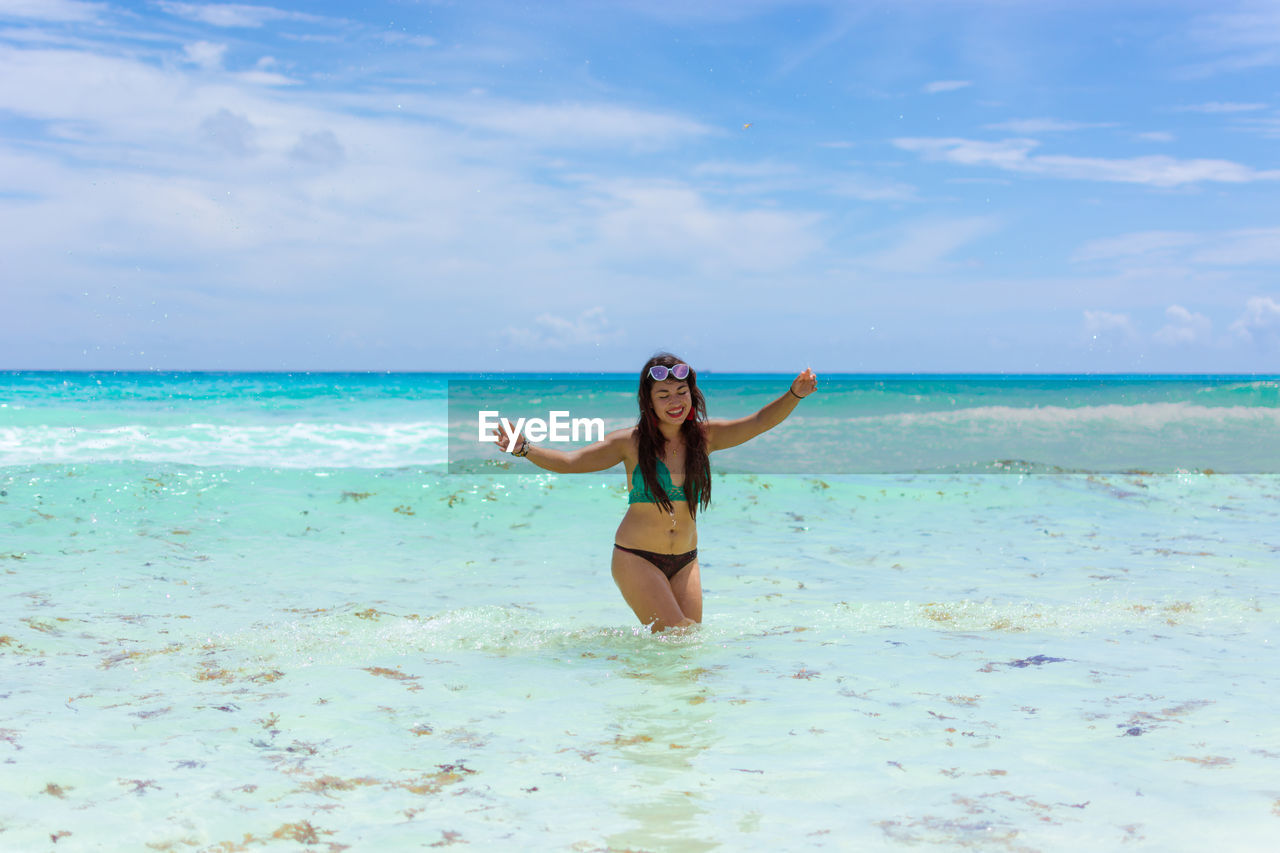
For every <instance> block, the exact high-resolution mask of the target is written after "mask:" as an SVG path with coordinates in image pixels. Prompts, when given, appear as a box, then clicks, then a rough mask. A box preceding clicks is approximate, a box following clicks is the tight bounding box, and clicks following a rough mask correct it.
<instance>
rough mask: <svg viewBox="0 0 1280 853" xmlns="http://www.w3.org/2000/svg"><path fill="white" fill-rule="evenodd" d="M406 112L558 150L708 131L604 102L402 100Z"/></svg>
mask: <svg viewBox="0 0 1280 853" xmlns="http://www.w3.org/2000/svg"><path fill="white" fill-rule="evenodd" d="M403 105H404V107H405V109H406V110H416V111H420V112H421V113H422V114H424V115H429V116H435V117H438V118H444V119H447V120H449V121H452V122H455V123H457V124H459V125H463V126H465V127H468V128H472V129H476V130H487V131H491V132H494V133H499V134H503V135H506V136H512V137H518V138H520V139H523V140H525V141H527V142H534V143H537V144H549V145H557V146H571V147H581V146H584V145H617V144H630V145H634V146H637V147H642V148H646V147H647V148H651V147H661V146H666V145H670V144H672V143H674V142H677V141H681V140H685V139H689V138H694V137H700V136H704V135H706V134H708V133H710V132H711V129H710V128H709V127H707V126H706V125H704V124H701V123H700V122H696V121H693V120H691V119H688V118H685V117H683V116H680V115H676V114H674V113H659V112H652V111H649V110H642V109H636V108H633V107H626V106H620V105H615V104H605V103H561V104H537V103H534V104H530V103H521V102H517V101H508V100H503V99H500V98H493V97H489V96H479V97H473V98H455V99H444V98H440V99H417V98H408V99H403Z"/></svg>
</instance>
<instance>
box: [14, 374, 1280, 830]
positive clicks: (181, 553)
mask: <svg viewBox="0 0 1280 853" xmlns="http://www.w3.org/2000/svg"><path fill="white" fill-rule="evenodd" d="M789 379H790V376H762V375H750V376H746V375H713V374H707V375H706V376H704V377H702V380H701V385H702V389H703V392H704V394H705V395H706V397H707V402H708V408H709V410H710V414H711V415H712V416H713V417H737V416H741V415H745V414H748V413H749V412H751V411H754V410H755V409H756V408H758V407H759V406H760V405H762V404H763V403H764V402H766V401H767V400H769V399H771V398H772V397H774V396H776V395H778V394H781V393H783V392H784V391H785V389H786V387H787V383H788V381H789ZM634 382H635V380H634V378H633V377H629V376H604V377H601V376H572V377H565V376H536V377H535V376H515V375H510V374H508V375H503V376H484V375H469V376H448V375H443V374H293V375H287V374H211V373H146V374H128V373H96V374H90V373H0V762H2V763H0V771H2V772H0V849H3V850H16V851H28V850H32V851H37V850H57V851H66V850H72V851H75V850H139V851H146V850H167V851H220V853H221V852H222V851H241V850H245V851H257V850H266V851H270V850H277V849H278V850H301V849H306V850H344V849H348V850H356V851H363V850H372V851H396V850H417V849H427V848H437V847H451V846H455V845H458V846H459V849H466V850H504V851H505V850H522V851H523V850H549V851H551V850H566V851H604V850H612V851H623V850H631V851H641V850H643V851H665V850H672V851H705V850H732V851H737V850H809V849H813V850H819V849H822V850H978V851H988V850H990V851H1076V850H1121V849H1124V850H1129V849H1132V850H1144V849H1145V850H1158V851H1199V850H1209V849H1212V850H1215V851H1220V850H1243V851H1270V850H1274V849H1277V848H1278V847H1280V715H1277V714H1276V712H1275V697H1276V696H1277V695H1280V660H1278V659H1277V653H1276V646H1277V643H1278V642H1280V629H1278V628H1277V623H1278V618H1280V586H1278V585H1277V582H1276V576H1277V575H1276V569H1277V567H1278V566H1280V517H1278V516H1280V474H1278V473H1277V472H1280V459H1277V453H1280V449H1278V448H1280V442H1278V441H1277V436H1278V435H1280V430H1278V427H1280V381H1278V380H1277V379H1276V378H1274V377H1256V376H1246V377H1203V376H1201V377H1195V376H1186V377H1167V376H1160V377H1152V376H1123V377H1096V376H1094V377H1081V376H1074V377H1071V376H1059V377H1044V376H951V377H947V376H923V377H902V376H898V377H894V376H882V377H875V376H841V377H830V376H823V375H821V374H820V386H819V393H818V395H817V396H816V397H813V398H811V399H809V400H806V401H805V402H804V403H802V404H801V405H800V406H799V408H798V409H797V411H796V413H795V414H794V415H793V416H792V417H791V418H790V419H789V420H788V421H786V422H785V423H784V424H783V425H781V426H780V427H778V428H777V429H776V430H775V431H774V432H773V433H770V434H769V435H767V436H765V437H763V438H761V439H760V440H759V441H758V442H756V443H753V444H751V445H747V446H744V447H743V448H739V449H737V450H734V451H729V452H726V453H725V454H717V455H715V456H713V457H712V465H713V470H714V471H715V472H716V473H715V475H714V481H713V495H712V506H711V508H710V509H709V510H708V511H707V512H706V513H705V514H703V515H700V516H699V522H700V523H699V543H698V547H699V557H700V561H701V566H702V575H703V584H704V588H705V596H706V613H705V621H704V623H703V624H702V625H701V626H700V627H699V628H698V629H696V630H695V631H693V632H691V633H690V634H688V635H683V636H662V635H659V636H652V635H650V634H649V633H648V632H647V631H646V630H645V629H643V628H642V627H641V626H639V625H638V624H635V620H634V617H633V616H632V614H631V612H630V610H629V609H628V608H627V607H626V605H625V604H624V602H623V601H622V598H621V596H620V595H619V594H618V592H617V590H616V589H615V587H614V585H613V582H612V579H611V577H610V573H609V559H610V550H611V547H612V542H613V538H612V537H613V532H614V529H615V527H616V526H617V523H618V521H619V520H620V519H621V517H622V514H623V512H624V510H625V508H626V497H625V488H624V482H623V473H622V471H621V469H617V470H614V471H610V472H606V473H605V474H601V475H579V476H557V475H552V474H548V473H545V472H542V471H540V470H539V469H535V468H533V467H532V466H530V465H528V464H527V463H525V462H523V461H522V460H515V459H511V458H510V457H498V456H497V455H496V454H494V453H492V452H489V451H488V450H487V449H483V448H481V449H479V450H477V447H476V446H475V445H471V444H469V443H468V442H467V441H466V440H465V439H463V440H459V438H458V436H459V435H462V434H464V433H465V429H466V428H467V423H468V418H469V417H470V415H469V413H468V412H467V411H463V409H464V405H463V402H462V401H464V400H465V401H475V400H476V399H478V398H480V397H483V396H484V395H485V394H486V393H488V392H489V391H492V394H493V398H494V399H495V400H500V403H498V404H497V405H500V407H501V409H502V411H503V412H504V414H505V413H506V412H507V411H511V412H512V414H515V415H519V416H524V415H526V414H528V415H538V416H543V415H545V413H546V412H547V411H548V409H555V408H557V407H559V406H562V405H563V406H567V407H570V408H573V409H575V414H576V413H578V412H579V411H580V412H581V413H583V414H585V415H596V414H598V415H599V416H600V417H602V418H603V419H605V420H606V421H608V423H609V425H610V427H611V428H612V427H614V426H617V425H621V424H625V423H626V422H627V421H628V419H629V418H631V419H634V414H633V412H634V387H635V386H634ZM459 424H461V427H462V429H463V430H464V432H463V433H458V432H457V429H454V435H453V444H451V428H453V427H457V426H458V425H459ZM462 845H467V846H462Z"/></svg>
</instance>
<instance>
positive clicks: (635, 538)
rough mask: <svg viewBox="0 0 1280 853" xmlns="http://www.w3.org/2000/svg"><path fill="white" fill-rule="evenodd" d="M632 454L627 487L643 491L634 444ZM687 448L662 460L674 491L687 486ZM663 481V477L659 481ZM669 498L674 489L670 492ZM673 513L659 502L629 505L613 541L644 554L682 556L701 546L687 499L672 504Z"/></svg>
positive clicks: (633, 443)
mask: <svg viewBox="0 0 1280 853" xmlns="http://www.w3.org/2000/svg"><path fill="white" fill-rule="evenodd" d="M632 451H633V452H632V453H631V454H630V456H629V457H628V458H627V459H626V460H625V463H626V469H627V485H628V487H630V488H632V490H633V491H646V490H645V489H644V476H643V475H642V474H641V473H640V467H639V465H638V464H637V461H638V450H637V448H636V443H635V442H634V441H633V442H632ZM685 452H686V451H685V448H683V447H680V448H676V449H672V450H671V451H670V452H668V454H667V456H666V457H664V458H663V459H662V462H663V463H664V464H665V465H666V467H667V470H668V471H669V472H670V478H671V484H672V486H673V488H677V489H682V488H683V486H684V458H685ZM659 479H663V478H661V477H660V478H659ZM667 494H668V497H670V495H671V490H668V492H667ZM671 510H672V511H671V512H667V511H666V510H665V509H663V508H662V507H661V506H660V505H658V504H656V503H648V502H637V503H632V504H630V505H628V506H627V513H626V515H624V516H623V517H622V523H621V524H619V525H618V532H617V533H616V534H615V535H614V537H613V541H614V542H615V543H616V544H618V545H622V546H623V547H625V548H639V549H641V550H643V551H654V552H657V553H660V554H683V553H685V552H687V551H692V550H693V549H694V548H697V547H698V528H697V525H696V524H695V523H694V519H693V516H692V515H691V514H690V513H689V503H688V501H685V500H673V501H671Z"/></svg>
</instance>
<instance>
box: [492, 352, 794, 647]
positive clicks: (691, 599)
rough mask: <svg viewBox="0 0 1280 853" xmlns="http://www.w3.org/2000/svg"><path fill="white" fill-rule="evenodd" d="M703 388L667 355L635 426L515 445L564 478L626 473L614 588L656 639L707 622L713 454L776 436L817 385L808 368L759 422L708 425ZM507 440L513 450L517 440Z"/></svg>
mask: <svg viewBox="0 0 1280 853" xmlns="http://www.w3.org/2000/svg"><path fill="white" fill-rule="evenodd" d="M697 379H698V375H697V372H696V371H695V370H694V369H693V368H691V367H690V366H689V365H687V364H685V363H684V362H682V361H681V360H680V359H678V358H676V357H675V356H674V355H671V354H670V353H659V354H657V355H655V356H654V357H653V358H651V359H649V361H648V362H646V363H645V366H644V369H643V370H642V371H641V372H640V390H639V394H638V402H639V404H640V421H639V423H637V424H636V426H634V427H628V428H626V429H620V430H616V431H614V432H611V433H609V434H608V435H606V436H605V437H604V439H603V440H602V441H599V442H596V443H595V444H592V445H590V446H588V447H583V448H581V449H579V450H574V451H570V452H565V451H561V450H553V449H551V448H548V447H542V446H540V445H536V444H532V443H531V442H529V441H528V440H527V439H526V438H525V437H524V436H523V435H521V436H518V438H516V440H515V441H513V442H511V446H512V454H513V455H515V456H524V457H527V458H528V460H529V461H530V462H532V463H533V464H535V465H537V466H538V467H539V468H545V469H546V470H548V471H554V472H556V473H557V474H576V473H583V472H587V471H603V470H604V469H606V468H612V467H613V466H614V465H617V464H618V463H619V462H622V463H624V464H625V465H626V469H627V482H628V483H629V484H630V485H631V494H630V498H629V500H628V506H627V514H626V515H624V516H623V517H622V523H621V524H619V525H618V532H617V533H616V534H615V535H614V546H613V580H614V582H615V583H616V584H617V585H618V589H620V590H621V591H622V596H623V598H625V599H626V600H627V604H629V605H631V609H632V610H634V611H635V614H636V616H637V617H638V618H639V619H640V622H641V623H642V624H644V625H648V626H650V629H651V630H652V631H655V632H656V631H663V630H666V629H667V628H680V627H684V626H687V625H693V624H696V623H698V622H701V621H702V580H701V577H700V576H699V573H698V529H697V526H696V525H695V523H694V519H695V518H696V516H697V513H698V510H699V509H706V507H707V503H708V502H709V501H710V499H711V466H710V464H709V462H708V460H707V455H708V454H709V453H712V452H714V451H716V450H724V449H725V448H729V447H734V446H736V445H739V444H742V443H743V442H744V441H748V440H750V439H752V438H755V437H756V436H757V435H759V434H760V433H762V432H764V431H766V430H769V429H772V428H774V427H775V426H777V425H778V424H780V423H782V421H783V420H784V419H785V418H786V417H787V415H789V414H791V412H792V410H793V409H795V407H796V405H797V404H798V403H799V402H800V401H801V400H802V399H804V398H805V397H807V396H809V395H810V394H812V393H813V392H814V391H815V390H816V389H817V386H818V378H817V376H815V375H814V373H813V371H812V370H809V369H807V368H806V369H805V371H804V372H803V373H801V374H800V375H799V376H797V377H796V378H795V379H793V380H792V382H791V387H790V388H788V389H787V391H786V393H784V394H783V395H782V396H781V397H779V398H778V399H776V400H774V401H773V402H772V403H770V404H769V405H767V406H765V407H764V408H763V409H761V410H760V411H758V412H756V413H755V414H754V415H748V416H747V417H744V418H738V419H737V420H731V421H730V420H720V419H717V420H709V419H708V418H707V407H706V403H705V402H704V401H703V399H702V393H701V392H700V391H699V390H698V382H697ZM494 439H495V440H499V439H498V437H497V436H494ZM501 440H502V441H503V442H504V443H503V444H501V445H500V446H503V447H505V446H507V445H506V443H505V442H508V441H510V438H509V437H506V436H504V437H502V438H501ZM677 479H678V480H679V482H676V480H677Z"/></svg>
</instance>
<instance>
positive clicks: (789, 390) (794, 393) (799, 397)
mask: <svg viewBox="0 0 1280 853" xmlns="http://www.w3.org/2000/svg"><path fill="white" fill-rule="evenodd" d="M787 391H788V392H789V393H790V394H791V396H792V397H795V398H796V399H797V400H803V399H804V397H801V396H800V395H799V394H797V393H796V392H795V391H792V390H791V389H790V388H788V389H787Z"/></svg>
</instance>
